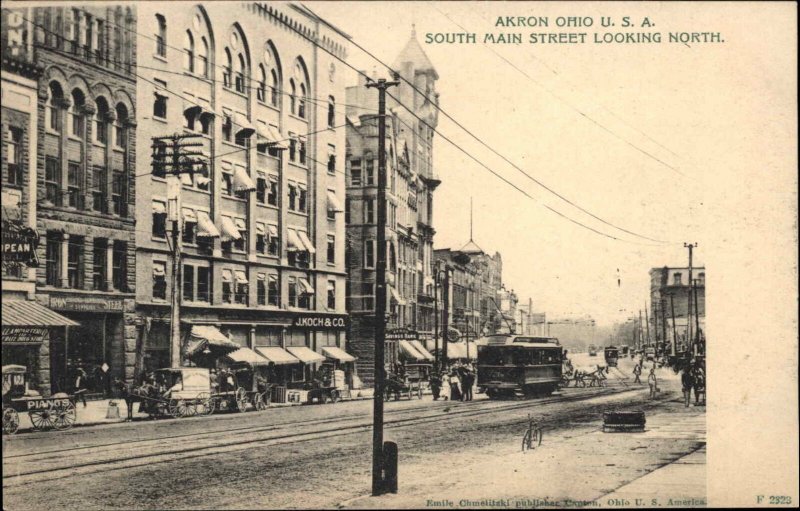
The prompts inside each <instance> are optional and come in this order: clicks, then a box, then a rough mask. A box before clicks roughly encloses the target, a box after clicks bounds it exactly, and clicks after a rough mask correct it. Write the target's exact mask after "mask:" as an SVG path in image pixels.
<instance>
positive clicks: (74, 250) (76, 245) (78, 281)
mask: <svg viewBox="0 0 800 511" xmlns="http://www.w3.org/2000/svg"><path fill="white" fill-rule="evenodd" d="M83 248H84V246H83V236H70V238H69V244H68V246H67V283H68V286H69V287H70V288H72V289H83Z"/></svg>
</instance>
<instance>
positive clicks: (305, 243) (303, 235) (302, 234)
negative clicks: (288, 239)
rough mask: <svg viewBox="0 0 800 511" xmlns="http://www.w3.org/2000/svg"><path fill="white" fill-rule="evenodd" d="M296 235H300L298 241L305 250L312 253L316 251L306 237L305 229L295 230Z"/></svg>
mask: <svg viewBox="0 0 800 511" xmlns="http://www.w3.org/2000/svg"><path fill="white" fill-rule="evenodd" d="M297 235H298V236H299V237H300V241H301V242H302V243H303V246H304V247H305V250H308V253H309V254H313V253H315V252H316V251H317V250H316V249H315V248H314V244H313V243H311V240H310V239H308V234H306V232H305V231H297Z"/></svg>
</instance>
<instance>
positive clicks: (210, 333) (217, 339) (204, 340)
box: [186, 325, 241, 357]
mask: <svg viewBox="0 0 800 511" xmlns="http://www.w3.org/2000/svg"><path fill="white" fill-rule="evenodd" d="M206 346H208V347H212V346H213V347H214V348H219V349H222V350H223V351H226V352H229V351H235V350H238V349H239V348H240V347H241V346H239V345H238V344H236V343H235V342H233V341H231V340H230V339H228V338H227V337H226V336H225V334H223V333H222V332H220V331H219V329H218V328H217V327H215V326H211V325H193V326H192V332H191V334H190V341H189V344H188V345H187V346H186V355H187V356H189V357H191V356H192V355H195V354H197V353H198V352H199V351H200V350H201V349H202V348H204V347H206Z"/></svg>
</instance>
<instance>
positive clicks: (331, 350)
mask: <svg viewBox="0 0 800 511" xmlns="http://www.w3.org/2000/svg"><path fill="white" fill-rule="evenodd" d="M322 352H323V353H324V354H325V355H327V356H328V358H332V359H335V360H338V361H339V362H355V360H356V357H354V356H353V355H351V354H349V353H348V352H346V351H345V350H343V349H342V348H337V347H336V346H326V347H324V348H322Z"/></svg>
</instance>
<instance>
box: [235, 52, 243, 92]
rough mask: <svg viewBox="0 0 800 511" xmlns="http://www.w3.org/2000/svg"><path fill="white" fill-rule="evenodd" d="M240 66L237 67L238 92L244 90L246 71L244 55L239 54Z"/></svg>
mask: <svg viewBox="0 0 800 511" xmlns="http://www.w3.org/2000/svg"><path fill="white" fill-rule="evenodd" d="M238 60H239V62H238V64H239V67H237V68H236V92H242V93H243V92H244V75H245V73H244V71H245V63H244V56H242V54H241V53H240V54H239V59H238Z"/></svg>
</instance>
